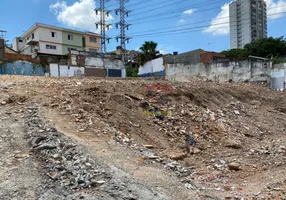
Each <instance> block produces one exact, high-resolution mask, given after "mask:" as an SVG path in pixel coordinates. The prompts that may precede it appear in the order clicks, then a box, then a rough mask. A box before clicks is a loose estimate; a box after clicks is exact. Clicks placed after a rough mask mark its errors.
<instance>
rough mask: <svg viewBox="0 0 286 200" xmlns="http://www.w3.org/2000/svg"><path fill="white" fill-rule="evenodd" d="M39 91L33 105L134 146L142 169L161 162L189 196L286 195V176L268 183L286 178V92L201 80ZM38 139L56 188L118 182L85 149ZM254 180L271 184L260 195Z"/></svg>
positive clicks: (37, 87) (54, 84) (55, 84)
mask: <svg viewBox="0 0 286 200" xmlns="http://www.w3.org/2000/svg"><path fill="white" fill-rule="evenodd" d="M31 85H33V86H34V87H32V88H31V90H30V91H29V92H28V95H29V96H28V95H27V100H25V101H34V102H38V103H40V104H41V105H42V106H44V107H46V108H47V109H51V110H53V111H54V112H57V113H59V114H60V115H61V116H62V118H63V119H64V120H66V122H67V124H68V123H71V124H73V125H74V126H75V127H77V129H76V131H77V132H78V134H79V135H80V134H81V133H82V134H84V133H90V134H92V135H93V136H94V137H96V138H97V139H98V140H102V141H105V140H110V138H112V139H114V141H115V142H116V144H118V145H122V146H126V147H128V148H131V149H132V150H134V152H136V154H138V155H140V158H138V159H139V161H138V163H140V164H150V163H155V164H159V165H160V166H161V167H162V168H163V169H164V170H166V171H167V172H168V173H171V174H175V175H176V177H177V178H178V180H179V181H180V182H181V183H182V185H183V186H184V187H185V188H187V189H188V190H194V191H196V192H198V193H206V191H208V192H209V193H210V194H213V196H218V197H229V198H230V199H231V198H237V199H239V198H240V199H241V198H251V197H257V198H266V197H267V195H270V196H271V195H272V196H273V197H276V196H279V195H280V196H279V197H281V196H283V195H284V194H285V190H284V188H285V187H286V184H285V182H284V180H286V177H283V176H281V177H278V178H279V181H274V180H273V181H271V180H269V179H266V178H265V179H262V178H261V177H264V175H265V174H266V175H265V176H266V177H268V176H269V177H270V176H273V177H274V176H275V177H276V175H275V174H274V172H275V170H282V171H283V169H282V168H283V166H285V164H286V159H285V157H286V150H285V146H286V143H285V141H286V121H285V115H286V112H285V110H286V108H285V105H286V98H285V94H284V93H280V92H276V91H271V90H270V89H268V88H266V87H264V86H262V85H252V84H248V83H245V84H232V83H228V84H214V83H211V82H204V81H200V80H195V81H194V82H191V81H190V82H189V83H184V84H182V83H171V82H167V81H162V80H116V79H114V80H113V79H107V80H96V79H94V80H93V79H50V80H49V81H47V80H45V79H38V80H35V81H32V82H29V84H28V86H29V87H30V86H31ZM28 86H27V87H28ZM22 90H23V89H22ZM23 91H25V90H23ZM41 129H42V130H43V132H42V133H41V134H39V133H38V132H39V130H41ZM36 132H37V134H35V135H33V134H32V135H31V136H30V140H31V141H32V142H31V147H32V148H33V151H34V152H38V153H39V154H40V155H42V157H47V158H48V159H46V160H45V162H46V165H47V166H50V167H49V168H47V169H49V170H50V171H49V170H47V175H48V176H49V177H50V178H51V179H52V180H53V179H55V180H58V181H59V182H60V183H61V184H62V185H64V186H68V187H70V188H89V187H94V185H95V186H98V184H97V183H96V181H101V180H102V181H108V180H109V177H108V175H106V174H105V173H104V172H102V171H101V170H99V169H98V168H97V167H96V166H97V163H96V161H94V160H93V159H91V158H88V157H86V156H84V155H83V154H82V153H78V151H77V150H76V149H77V146H73V145H72V144H68V143H66V144H64V145H63V144H62V143H61V142H59V138H58V137H56V136H53V132H52V131H51V130H48V129H47V128H44V127H38V128H37V131H36ZM47 135H49V137H47ZM51 135H52V136H51ZM42 137H44V138H45V139H44V138H42ZM63 157H64V158H63ZM69 163H72V166H70V165H69ZM90 165H91V166H90ZM61 166H64V168H61ZM98 170H99V171H98ZM70 171H77V174H74V175H72V173H70ZM268 174H269V175H268ZM270 174H271V175H270ZM283 179H284V180H283ZM252 180H255V182H259V183H260V182H263V186H261V185H259V189H257V190H256V189H255V190H254V189H252V188H251V187H256V188H258V186H257V185H254V186H253V185H251V183H252ZM265 181H268V183H267V184H268V186H267V184H266V183H264V182H265ZM275 182H279V184H278V183H275ZM103 185H104V184H103ZM248 185H249V186H248Z"/></svg>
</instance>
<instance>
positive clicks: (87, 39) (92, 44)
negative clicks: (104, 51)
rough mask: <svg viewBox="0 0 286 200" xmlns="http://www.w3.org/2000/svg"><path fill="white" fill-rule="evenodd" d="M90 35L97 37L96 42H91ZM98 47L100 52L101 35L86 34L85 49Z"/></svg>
mask: <svg viewBox="0 0 286 200" xmlns="http://www.w3.org/2000/svg"><path fill="white" fill-rule="evenodd" d="M90 37H96V43H94V42H90ZM89 49H97V52H100V37H98V36H93V35H88V34H87V35H85V50H86V51H89Z"/></svg>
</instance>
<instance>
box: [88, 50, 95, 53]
mask: <svg viewBox="0 0 286 200" xmlns="http://www.w3.org/2000/svg"><path fill="white" fill-rule="evenodd" d="M89 51H90V52H94V53H97V49H89Z"/></svg>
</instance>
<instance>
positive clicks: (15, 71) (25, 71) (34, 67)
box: [0, 61, 45, 76]
mask: <svg viewBox="0 0 286 200" xmlns="http://www.w3.org/2000/svg"><path fill="white" fill-rule="evenodd" d="M0 74H10V75H26V76H44V74H45V72H44V68H43V67H42V66H41V65H39V64H33V63H30V62H27V61H13V62H4V63H2V64H0Z"/></svg>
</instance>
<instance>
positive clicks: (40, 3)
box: [0, 0, 286, 54]
mask: <svg viewBox="0 0 286 200" xmlns="http://www.w3.org/2000/svg"><path fill="white" fill-rule="evenodd" d="M230 2H231V1H230V0H129V1H128V2H127V3H126V8H127V9H128V10H131V11H132V12H131V13H130V15H129V17H127V18H126V23H128V24H131V26H130V28H129V30H128V31H126V33H127V35H128V36H129V37H130V38H131V40H130V43H129V44H127V49H130V50H131V49H134V50H138V49H139V47H140V46H141V45H142V44H143V43H144V42H145V41H150V40H152V41H154V42H157V43H158V49H159V50H160V52H161V53H163V54H165V53H172V52H175V51H177V52H179V53H182V52H186V51H190V50H193V49H198V48H201V49H204V50H207V51H217V52H220V51H222V50H226V49H229V48H230V36H229V18H228V16H229V11H228V4H229V3H230ZM266 3H267V6H268V7H267V9H268V36H272V37H280V36H283V35H285V36H286V26H285V23H286V0H266ZM98 6H99V4H98V1H97V0H65V1H62V0H1V1H0V7H1V12H0V30H5V31H7V34H6V39H7V40H9V42H8V43H11V42H12V40H13V38H15V37H18V36H21V35H22V34H23V33H24V32H25V31H26V30H28V29H29V28H30V27H31V26H32V25H33V24H34V23H36V22H39V23H45V24H49V25H53V26H60V27H66V28H70V29H75V30H81V31H93V32H98V31H99V30H98V29H96V26H95V23H96V22H98V20H99V16H97V15H96V14H95V12H94V9H95V8H98ZM118 7H119V3H118V0H107V2H106V9H108V10H111V11H112V12H111V13H110V15H109V16H108V17H107V22H108V23H110V24H111V25H112V27H111V29H110V30H109V31H108V32H107V35H108V36H109V37H111V38H113V39H112V40H111V41H110V44H108V46H107V50H108V51H111V50H114V49H115V48H116V46H118V45H119V44H120V43H118V42H116V39H115V37H116V36H118V34H119V33H120V32H119V30H117V29H116V26H115V24H116V22H118V21H119V17H118V16H116V14H115V12H114V10H115V9H117V8H118Z"/></svg>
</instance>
